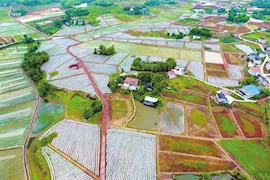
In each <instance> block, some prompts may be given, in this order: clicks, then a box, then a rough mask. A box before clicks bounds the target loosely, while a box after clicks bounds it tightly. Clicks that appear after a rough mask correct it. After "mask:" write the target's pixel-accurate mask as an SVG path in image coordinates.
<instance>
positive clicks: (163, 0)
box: [144, 0, 177, 6]
mask: <svg viewBox="0 0 270 180" xmlns="http://www.w3.org/2000/svg"><path fill="white" fill-rule="evenodd" d="M144 4H145V5H146V6H160V5H161V4H177V1H176V0H147V1H146V2H145V3H144Z"/></svg>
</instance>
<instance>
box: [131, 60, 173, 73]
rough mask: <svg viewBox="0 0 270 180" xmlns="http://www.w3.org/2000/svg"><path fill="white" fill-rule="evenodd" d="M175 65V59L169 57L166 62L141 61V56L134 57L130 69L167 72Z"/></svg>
mask: <svg viewBox="0 0 270 180" xmlns="http://www.w3.org/2000/svg"><path fill="white" fill-rule="evenodd" d="M175 66H176V61H175V60H174V59H173V58H169V59H167V60H166V62H149V61H142V59H141V58H136V59H134V61H133V63H132V65H131V69H132V70H135V71H151V72H168V71H169V70H171V69H173V68H174V67H175Z"/></svg>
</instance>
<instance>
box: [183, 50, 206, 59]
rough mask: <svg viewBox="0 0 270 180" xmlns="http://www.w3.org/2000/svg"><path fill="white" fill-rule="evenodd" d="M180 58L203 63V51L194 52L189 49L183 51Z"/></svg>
mask: <svg viewBox="0 0 270 180" xmlns="http://www.w3.org/2000/svg"><path fill="white" fill-rule="evenodd" d="M180 52H181V53H180V58H181V59H184V60H191V61H202V52H201V51H192V50H187V49H181V51H180Z"/></svg>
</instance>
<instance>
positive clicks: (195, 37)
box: [193, 35, 201, 40]
mask: <svg viewBox="0 0 270 180" xmlns="http://www.w3.org/2000/svg"><path fill="white" fill-rule="evenodd" d="M193 39H197V40H200V39H201V36H197V35H193Z"/></svg>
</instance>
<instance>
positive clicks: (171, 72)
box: [168, 70, 177, 79]
mask: <svg viewBox="0 0 270 180" xmlns="http://www.w3.org/2000/svg"><path fill="white" fill-rule="evenodd" d="M168 76H169V78H170V79H174V78H176V77H177V75H176V74H175V72H174V71H173V70H171V71H169V72H168Z"/></svg>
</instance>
